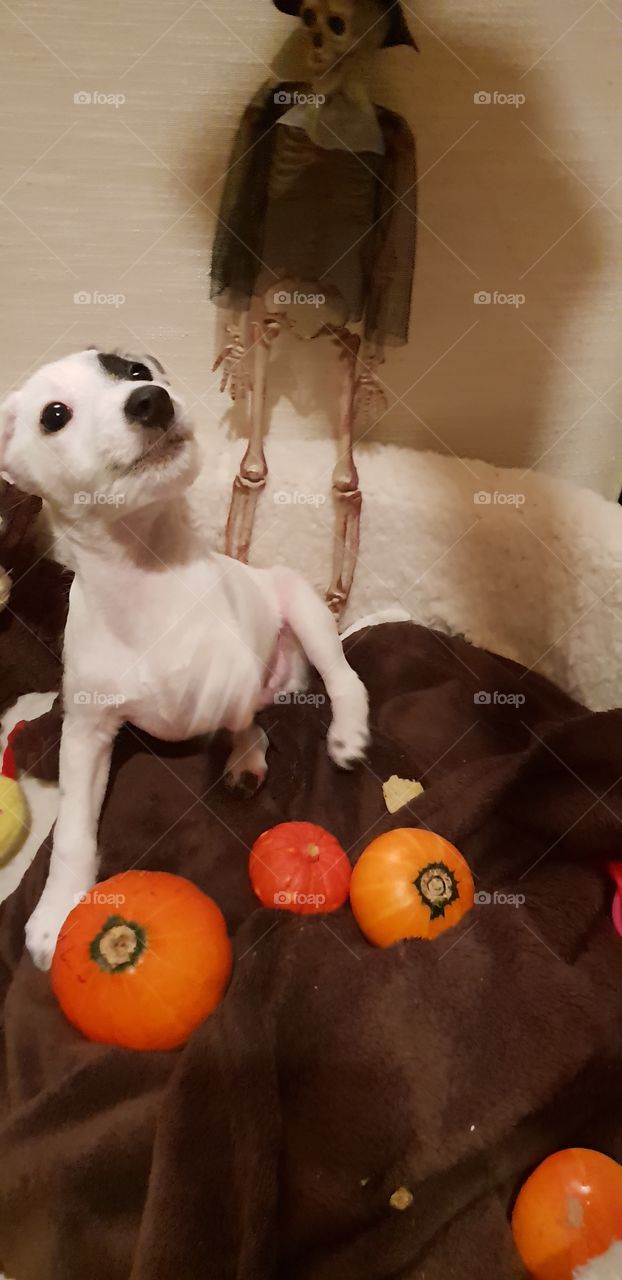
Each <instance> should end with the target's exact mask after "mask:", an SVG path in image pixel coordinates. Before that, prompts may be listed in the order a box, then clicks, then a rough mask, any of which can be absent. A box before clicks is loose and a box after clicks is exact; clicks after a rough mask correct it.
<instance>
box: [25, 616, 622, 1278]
mask: <svg viewBox="0 0 622 1280" xmlns="http://www.w3.org/2000/svg"><path fill="white" fill-rule="evenodd" d="M18 626H19V624H18V622H17V620H16V619H15V618H12V617H11V616H10V615H4V618H3V619H0V662H2V659H3V657H4V655H5V653H6V650H7V646H9V647H10V648H11V651H12V652H13V653H15V645H16V643H19V645H20V646H22V649H23V654H22V656H23V660H24V663H26V664H27V665H28V669H29V671H30V672H31V673H32V674H31V675H30V680H31V683H32V681H33V680H34V682H35V684H36V682H37V676H36V671H37V669H38V667H37V653H38V655H39V662H40V665H41V672H43V671H44V668H46V664H47V667H48V668H49V669H48V670H47V671H46V675H47V676H48V677H49V674H50V671H51V670H52V668H54V660H53V658H52V656H51V655H50V654H49V651H48V650H47V649H45V648H44V647H43V646H42V645H41V642H40V641H38V640H37V639H35V636H34V635H33V633H32V628H31V629H30V630H25V629H24V628H23V627H22V628H21V630H19V633H18ZM346 648H347V651H348V654H349V657H350V659H351V661H352V663H353V664H354V666H355V667H356V668H357V670H358V671H359V672H360V674H361V676H362V677H363V679H364V680H365V681H366V682H367V684H368V687H369V690H370V693H371V703H372V715H373V745H372V748H371V752H370V756H369V761H368V764H367V765H366V766H365V767H363V768H362V769H360V770H359V771H358V772H357V773H353V774H351V775H340V774H338V773H337V772H336V771H335V770H334V769H333V767H332V766H331V764H330V762H329V760H328V758H327V755H326V751H325V746H324V741H323V738H324V735H325V731H326V718H327V717H326V714H325V711H324V709H322V708H320V709H319V710H318V709H316V708H315V707H314V706H312V705H307V706H280V707H276V708H274V709H273V710H272V709H271V710H270V711H269V712H268V713H267V714H266V715H265V716H264V717H263V720H264V724H265V727H266V728H267V729H268V731H269V735H270V741H271V746H272V749H271V752H270V774H269V781H268V784H267V785H266V787H265V789H264V790H263V791H262V792H261V793H260V795H259V796H257V797H256V798H255V799H253V800H250V801H248V800H239V799H236V798H235V797H233V796H232V795H230V794H229V793H228V792H227V791H226V790H225V789H224V788H223V786H222V784H221V782H220V781H219V778H220V774H221V771H222V766H223V758H224V756H223V751H224V745H225V744H222V743H218V742H216V743H213V744H212V745H211V746H209V747H208V746H207V745H206V744H205V743H203V742H198V741H195V742H192V743H188V744H186V745H184V746H181V747H180V746H168V745H163V744H161V743H157V742H155V741H154V740H152V739H149V738H147V737H145V736H143V735H140V734H138V733H137V732H136V731H135V730H133V729H125V730H124V731H123V733H122V734H121V735H120V737H119V740H118V743H117V747H116V750H115V755H114V766H113V774H112V779H111V785H110V789H109V793H108V798H107V803H106V807H105V812H104V816H103V820H102V827H101V840H100V844H101V850H102V867H101V875H102V877H106V876H108V875H111V874H114V873H115V872H118V871H120V870H122V869H125V868H128V867H131V866H135V865H139V866H140V867H142V868H151V869H154V870H160V869H167V870H174V871H177V872H180V873H181V874H183V875H185V876H188V877H189V878H190V879H192V880H194V881H195V882H196V883H197V884H198V885H200V887H201V888H202V889H204V890H206V892H207V893H209V894H211V895H212V896H213V897H214V898H215V899H216V901H217V902H218V903H219V904H220V906H221V907H222V909H223V911H224V913H225V915H226V918H227V921H228V925H229V928H230V931H231V934H232V937H233V940H234V947H235V968H234V973H233V978H232V982H231V986H230V988H229V990H228V992H227V995H226V997H225V999H224V1001H223V1002H222V1004H221V1005H220V1007H219V1008H218V1009H217V1011H216V1012H215V1013H214V1015H213V1016H212V1017H211V1018H210V1019H208V1021H207V1022H206V1023H205V1024H204V1025H203V1026H201V1027H200V1028H199V1029H198V1031H197V1032H196V1033H195V1035H194V1036H193V1038H192V1040H191V1041H190V1043H189V1044H188V1045H187V1047H186V1048H185V1049H184V1050H183V1051H180V1052H176V1053H153V1054H148V1053H146V1054H138V1053H132V1052H129V1051H121V1050H118V1049H108V1048H104V1047H101V1046H97V1045H93V1044H89V1043H87V1042H86V1041H85V1040H83V1039H82V1038H81V1037H80V1035H79V1034H78V1033H77V1032H76V1031H74V1030H73V1028H72V1027H70V1026H69V1025H68V1024H67V1023H66V1022H65V1020H64V1018H63V1015H62V1014H61V1012H60V1010H59V1009H58V1008H57V1006H56V1004H55V1001H54V998H53V996H52V995H51V992H50V988H49V981H48V977H47V975H45V974H42V973H39V972H37V971H36V970H35V969H34V967H33V965H32V964H31V962H30V959H29V958H28V957H27V956H26V955H24V951H23V928H24V922H25V920H26V917H27V916H28V913H29V912H30V910H31V909H32V907H33V906H34V904H35V902H36V900H37V896H38V894H39V892H40V890H41V887H42V885H43V881H44V877H45V874H46V868H47V862H48V857H49V848H48V847H44V848H43V849H42V850H41V851H40V853H39V855H38V857H37V859H36V861H35V863H34V864H33V866H32V867H31V869H30V872H29V873H28V874H27V876H26V877H25V879H24V881H23V883H22V885H21V886H20V888H19V889H18V891H17V892H16V893H15V894H14V895H13V897H12V898H11V899H10V900H9V901H8V902H7V903H6V904H5V906H4V908H3V910H2V913H1V916H0V1002H1V1005H2V1010H3V1031H2V1034H3V1039H2V1045H1V1055H0V1063H1V1066H0V1262H1V1263H3V1264H4V1267H5V1270H6V1273H7V1275H9V1276H12V1277H14V1278H15V1280H199V1278H200V1277H209V1278H210V1280H398V1278H399V1280H454V1278H455V1280H480V1277H481V1280H489V1277H490V1276H491V1275H494V1276H495V1280H511V1278H515V1277H521V1276H523V1275H524V1272H523V1269H522V1267H521V1264H520V1262H519V1260H518V1258H517V1256H516V1254H515V1251H514V1248H513V1243H512V1237H511V1232H510V1229H509V1226H508V1213H509V1210H510V1208H511V1203H512V1199H513V1196H514V1195H515V1193H516V1190H517V1188H518V1187H519V1185H520V1183H521V1181H522V1180H523V1178H524V1177H525V1176H526V1174H527V1173H528V1172H529V1171H530V1169H531V1168H532V1167H533V1166H534V1165H535V1164H536V1163H537V1162H538V1161H540V1160H541V1159H542V1158H543V1157H544V1156H545V1155H547V1154H548V1153H549V1152H551V1151H554V1150H556V1149H558V1148H560V1147H564V1146H569V1145H582V1146H588V1147H597V1148H600V1149H601V1150H603V1151H606V1152H608V1153H609V1154H610V1155H612V1156H614V1157H616V1158H617V1159H622V1090H621V1088H620V1080H621V1079H622V941H620V940H619V939H618V938H617V936H616V935H615V934H614V931H613V928H612V925H611V922H610V919H609V904H610V899H611V891H610V886H609V884H608V881H607V879H606V876H605V874H604V871H603V865H604V862H605V860H606V859H607V858H608V857H610V856H616V855H617V856H620V854H621V852H622V787H621V785H620V781H619V779H620V777H621V775H622V714H621V713H620V712H612V713H607V714H603V715H593V714H591V713H588V712H586V711H584V710H582V708H580V707H578V706H577V705H575V704H574V703H572V702H571V701H570V700H569V699H568V698H567V697H566V696H565V695H563V694H562V693H560V692H559V691H557V690H556V689H554V688H553V687H552V686H551V685H550V684H548V683H547V682H546V681H544V680H542V679H540V678H538V677H535V676H533V675H526V674H525V673H524V672H523V670H522V669H521V668H519V667H518V666H516V665H515V664H513V663H511V662H508V661H505V660H502V659H499V658H497V657H494V656H491V655H490V654H488V653H484V652H481V651H478V650H476V649H473V648H472V647H470V646H469V645H467V644H466V643H464V642H462V641H460V640H448V639H447V638H446V637H443V636H438V635H436V634H433V633H431V632H428V631H425V630H423V629H422V628H419V627H416V626H414V625H410V624H395V625H386V626H383V627H378V628H374V629H369V630H366V631H364V632H362V633H361V634H359V635H356V636H354V637H353V638H351V639H350V640H349V641H348V642H347V645H346ZM26 650H28V653H27V652H26ZM50 664H51V665H50ZM15 681H17V684H18V685H19V680H18V678H17V674H16V666H15V662H13V665H12V667H11V668H10V669H9V671H8V674H7V671H6V668H4V667H3V668H2V675H1V676H0V705H1V704H3V703H5V702H6V701H7V699H8V697H9V696H12V694H13V692H14V689H13V687H12V685H13V684H14V683H15ZM41 682H43V683H45V677H44V675H41V677H40V680H39V683H41ZM20 687H21V686H20ZM48 687H49V686H48ZM480 691H483V692H484V693H485V694H486V695H491V697H492V699H493V700H492V701H483V700H482V699H478V698H477V696H476V695H477V694H478V693H479V692H480ZM495 693H496V697H497V701H495V700H494V695H495ZM499 694H511V695H517V694H518V695H520V696H521V697H524V699H525V701H524V704H523V705H521V706H516V705H513V704H508V703H507V702H506V703H501V702H499V700H498V699H499ZM57 727H58V726H56V728H55V726H54V724H53V723H51V722H48V724H47V726H43V725H41V724H39V725H35V727H34V729H33V730H32V735H34V739H35V746H36V749H35V748H34V747H33V741H32V740H31V742H30V744H29V745H28V744H26V746H25V748H24V749H25V750H27V751H28V752H29V753H30V756H29V758H30V759H31V760H32V759H34V758H35V757H36V755H37V751H38V753H39V754H41V752H42V751H45V750H47V749H48V748H50V746H51V745H53V743H54V740H55V734H57ZM44 729H45V732H44ZM37 735H38V736H39V741H38V744H37V743H36V739H37ZM48 759H49V756H48ZM393 773H397V774H400V775H401V776H403V777H412V778H420V779H422V781H423V783H424V786H425V793H424V795H423V796H422V797H420V798H419V799H418V800H416V801H415V802H413V803H412V804H411V805H410V806H409V807H408V808H407V809H403V810H402V811H400V812H399V813H397V814H396V815H394V816H393V817H390V816H389V815H388V814H387V812H386V809H385V806H384V801H383V795H382V786H381V783H382V781H383V780H385V779H386V778H388V777H389V776H390V775H391V774H393ZM303 818H304V819H309V820H312V821H315V822H319V823H321V824H323V825H324V826H325V827H327V828H329V829H330V830H331V831H333V832H334V833H335V834H336V835H337V837H338V838H339V839H340V840H341V842H342V843H343V845H344V846H345V848H346V849H347V850H348V851H349V853H350V856H351V858H352V860H353V861H354V860H355V859H356V858H357V856H358V855H359V853H360V852H361V851H362V849H363V848H364V847H365V845H366V844H367V843H368V842H369V841H370V840H371V839H372V838H373V837H374V836H377V835H379V834H380V833H381V832H383V831H386V830H388V829H390V828H391V827H395V826H404V825H415V826H416V825H426V826H429V827H431V828H432V829H433V830H436V831H439V832H441V833H442V834H443V835H445V836H446V837H448V838H449V839H450V840H451V841H453V842H454V843H455V844H457V845H458V847H459V848H460V849H461V850H462V851H463V852H464V854H465V855H466V857H467V858H468V860H469V862H470V864H471V867H472V868H473V871H474V872H475V874H476V876H477V877H478V889H479V891H480V892H481V893H484V894H489V895H494V894H495V892H496V893H497V894H511V893H514V894H516V893H520V894H523V895H524V896H525V902H524V904H523V905H521V906H516V905H514V906H513V905H510V904H508V903H507V902H505V903H504V902H503V901H502V900H499V899H498V900H497V902H496V903H495V902H494V901H493V902H485V903H483V904H482V905H478V906H476V907H475V909H474V910H473V912H471V913H470V914H469V915H467V916H466V917H465V919H464V920H463V922H462V923H461V924H460V925H459V926H458V927H457V928H456V929H454V930H452V931H450V932H449V933H447V934H446V935H444V936H442V937H441V938H439V939H437V940H436V941H435V942H433V943H430V942H417V941H409V942H404V943H400V944H399V945H397V946H395V947H393V948H391V949H389V950H386V951H381V950H376V949H374V948H373V947H371V946H369V945H368V944H367V943H366V942H365V940H364V939H363V938H362V936H361V935H360V933H359V931H358V929H357V926H356V924H355V922H354V920H353V918H352V916H351V914H350V911H349V910H348V909H343V910H342V911H340V912H338V913H336V914H334V915H331V916H329V917H326V918H322V919H309V918H297V917H295V916H292V915H289V914H288V913H286V912H277V911H265V910H262V909H260V908H259V907H258V905H257V902H256V901H255V899H254V897H253V894H252V892H251V889H250V887H249V882H248V878H247V860H248V850H249V847H250V845H251V844H252V842H253V840H254V839H255V837H256V836H257V835H258V834H259V833H260V832H262V831H263V830H265V829H266V828H267V827H270V826H272V825H273V824H274V823H277V822H282V821H284V820H286V819H303ZM399 1188H406V1189H407V1190H408V1191H409V1192H410V1194H411V1196H412V1201H411V1202H410V1203H409V1206H408V1207H407V1208H404V1209H402V1210H400V1209H396V1208H394V1207H393V1206H392V1205H391V1203H390V1201H391V1197H392V1196H393V1193H394V1192H395V1191H396V1190H397V1189H399ZM405 1199H406V1200H408V1197H405Z"/></svg>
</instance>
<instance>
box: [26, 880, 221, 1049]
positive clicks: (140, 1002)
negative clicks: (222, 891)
mask: <svg viewBox="0 0 622 1280" xmlns="http://www.w3.org/2000/svg"><path fill="white" fill-rule="evenodd" d="M231 965H232V955H231V943H230V941H229V938H228V935H227V929H226V925H225V921H224V919H223V916H222V913H221V911H220V910H219V908H218V907H217V906H216V903H215V902H212V899H211V898H208V897H207V895H206V894H205V893H202V892H201V890H200V889H197V887H196V885H193V884H191V883H190V881H189V880H184V879H182V877H181V876H174V875H169V874H167V873H166V872H156V871H128V872H126V873H125V874H122V875H118V876H113V877H112V879H110V880H104V881H103V882H102V883H101V884H98V885H96V886H95V888H94V889H92V890H91V892H90V893H88V894H86V895H85V897H84V900H83V901H82V902H80V903H79V904H78V906H76V907H74V909H73V911H71V912H70V914H69V915H68V916H67V919H66V921H65V923H64V925H63V927H62V929H61V932H60V935H59V939H58V943H57V945H56V951H55V953H54V959H53V961H52V972H51V978H52V987H53V990H54V992H55V995H56V997H57V999H58V1002H59V1004H60V1006H61V1009H62V1010H63V1012H64V1014H65V1015H66V1017H67V1018H68V1019H69V1021H70V1022H72V1023H73V1024H74V1026H76V1027H77V1028H78V1030H79V1031H81V1032H82V1033H83V1035H85V1036H87V1037H88V1038H89V1039H90V1040H98V1041H101V1042H103V1043H104V1044H117V1045H124V1046H125V1047H126V1048H128V1049H174V1048H177V1046H179V1045H182V1044H185V1042H186V1040H188V1038H189V1036H190V1035H191V1033H192V1032H193V1031H194V1029H195V1027H197V1026H198V1024H199V1023H200V1022H202V1021H203V1019H204V1018H206V1017H207V1016H208V1014H210V1013H211V1012H212V1010H213V1009H215V1007H216V1005H217V1004H218V1002H219V1000H220V998H221V996H222V995H223V992H224V990H225V987H226V985H227V983H228V981H229V977H230V974H231Z"/></svg>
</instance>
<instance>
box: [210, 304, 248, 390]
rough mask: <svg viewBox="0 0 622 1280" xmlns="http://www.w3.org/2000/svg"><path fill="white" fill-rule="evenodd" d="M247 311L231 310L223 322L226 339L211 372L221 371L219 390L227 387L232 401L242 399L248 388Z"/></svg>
mask: <svg viewBox="0 0 622 1280" xmlns="http://www.w3.org/2000/svg"><path fill="white" fill-rule="evenodd" d="M248 327H249V326H248V311H242V312H239V311H232V312H231V313H230V314H229V317H228V320H227V323H226V324H225V333H226V334H227V337H228V341H226V342H225V345H224V346H223V347H222V349H221V351H219V353H218V355H217V356H216V359H215V361H214V365H213V369H212V372H213V373H216V372H217V370H218V369H220V370H221V371H222V372H221V378H220V390H221V391H226V390H227V388H228V389H229V395H230V396H231V399H232V400H233V401H236V400H237V399H238V398H239V399H241V400H243V399H244V397H245V395H246V393H247V391H248V390H249V388H250V375H249V372H248V369H247V367H246V353H247V348H248Z"/></svg>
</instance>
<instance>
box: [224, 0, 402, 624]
mask: <svg viewBox="0 0 622 1280" xmlns="http://www.w3.org/2000/svg"><path fill="white" fill-rule="evenodd" d="M274 3H275V4H276V6H277V8H278V9H280V10H281V11H282V12H283V13H287V14H290V15H291V16H293V17H295V16H298V17H300V19H301V21H302V24H303V31H304V38H303V43H304V48H305V56H306V60H307V70H308V79H307V80H305V81H304V82H297V81H294V82H290V81H286V82H282V83H280V84H278V85H276V86H275V85H274V84H270V85H268V86H266V85H264V86H263V88H262V89H261V90H260V91H259V93H258V94H257V95H256V97H255V98H254V99H253V101H252V102H251V103H249V106H248V107H247V109H246V111H245V113H244V116H243V118H242V121H241V125H240V128H239V131H238V135H237V139H236V143H235V146H234V149H233V154H232V156H231V161H230V167H229V171H228V177H227V181H226V185H225V190H224V195H223V199H222V204H221V209H220V215H219V223H218V231H217V234H216V239H215V244H214V253H213V261H212V285H211V296H212V299H213V300H214V301H216V302H217V303H219V304H220V305H224V306H226V307H227V308H228V309H229V312H230V315H229V317H228V323H227V325H226V333H227V340H226V344H225V346H224V349H223V350H222V351H221V352H220V354H219V356H218V358H217V360H216V362H215V365H214V368H215V369H218V368H221V370H222V380H221V390H222V391H224V390H226V389H227V387H228V388H229V392H230V394H231V396H232V398H233V399H234V400H235V399H236V397H238V396H241V395H245V394H246V392H247V391H248V392H249V393H250V428H249V443H248V448H247V450H246V453H245V455H244V458H243V460H242V463H241V466H240V471H239V474H238V476H237V477H236V480H235V483H234V486H233V496H232V501H231V508H230V512H229V520H228V524H227V535H226V551H227V554H228V555H232V556H235V557H237V558H238V559H240V560H246V559H247V556H248V552H249V547H250V541H251V535H252V528H253V519H254V514H255V507H256V504H257V499H258V496H259V494H260V493H261V491H262V489H263V488H264V487H265V483H266V476H267V466H266V458H265V454H264V435H265V431H266V383H267V372H268V363H269V357H270V349H271V347H272V345H273V343H274V341H275V339H276V338H277V337H278V335H279V333H280V332H281V329H282V328H283V327H287V328H289V329H290V330H291V331H292V332H293V333H294V334H295V335H296V336H297V337H300V338H303V339H307V340H308V339H311V338H315V337H318V336H320V335H322V334H324V335H328V337H329V338H330V339H331V340H332V341H333V343H334V344H335V345H336V346H337V348H338V350H339V354H340V358H341V360H342V363H343V388H342V394H341V406H340V423H339V435H338V457H337V464H336V467H335V470H334V473H333V493H334V497H335V502H336V511H337V523H336V530H335V546H334V561H333V575H332V581H331V584H330V587H329V589H328V591H327V593H326V598H327V600H328V603H329V605H330V607H331V609H332V610H333V612H334V613H335V614H337V615H338V614H339V613H340V611H341V609H342V608H343V606H344V605H345V603H346V601H347V599H348V595H349V592H350V588H351V585H352V579H353V577H354V571H355V568H356V559H357V554H358V546H359V526H360V514H361V502H362V498H361V492H360V489H359V481H358V474H357V470H356V466H355V464H354V459H353V430H354V424H355V421H356V422H357V424H358V425H360V426H365V425H368V424H370V423H372V422H373V421H375V420H376V419H377V417H378V416H379V415H380V414H381V413H382V412H383V410H384V409H385V408H386V401H385V398H384V394H383V391H382V387H381V383H380V381H379V379H378V376H377V370H378V367H379V366H380V365H381V364H382V363H383V361H384V349H385V344H386V343H387V342H393V343H397V344H403V343H405V342H406V341H407V338H408V324H409V315H410V300H411V290H412V276H413V268H414V258H415V228H416V220H415V201H414V190H415V149H414V140H413V137H412V134H411V132H410V129H409V128H408V125H407V124H406V122H405V121H404V120H403V119H402V118H401V116H398V115H396V114H395V113H394V112H392V111H389V110H387V109H385V108H384V107H380V106H378V105H376V104H375V103H373V102H372V101H371V100H370V98H369V97H368V95H367V92H366V90H365V88H364V83H363V75H364V69H365V64H366V61H368V59H369V55H370V54H372V53H375V51H376V50H379V49H381V48H387V47H390V46H395V45H407V46H409V47H410V48H416V45H415V42H414V40H413V38H412V36H411V35H410V32H409V30H408V27H407V25H406V20H405V18H404V14H403V11H402V8H401V5H400V4H399V3H395V0H274ZM254 298H258V299H260V300H261V304H262V305H261V309H260V312H259V318H258V319H254V318H253V319H252V320H250V308H251V305H252V302H253V299H254ZM351 326H357V328H353V327H351ZM249 329H250V332H249ZM359 330H360V332H359ZM251 353H252V357H251ZM251 358H252V368H250V370H249V368H247V360H248V365H249V366H250V363H251Z"/></svg>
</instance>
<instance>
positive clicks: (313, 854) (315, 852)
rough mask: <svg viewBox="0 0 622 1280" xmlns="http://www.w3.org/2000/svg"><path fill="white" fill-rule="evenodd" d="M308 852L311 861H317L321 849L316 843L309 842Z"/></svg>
mask: <svg viewBox="0 0 622 1280" xmlns="http://www.w3.org/2000/svg"><path fill="white" fill-rule="evenodd" d="M306 853H307V857H308V859H309V861H310V862H317V860H318V858H319V856H320V851H319V849H318V847H317V845H316V844H308V845H307V849H306Z"/></svg>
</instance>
